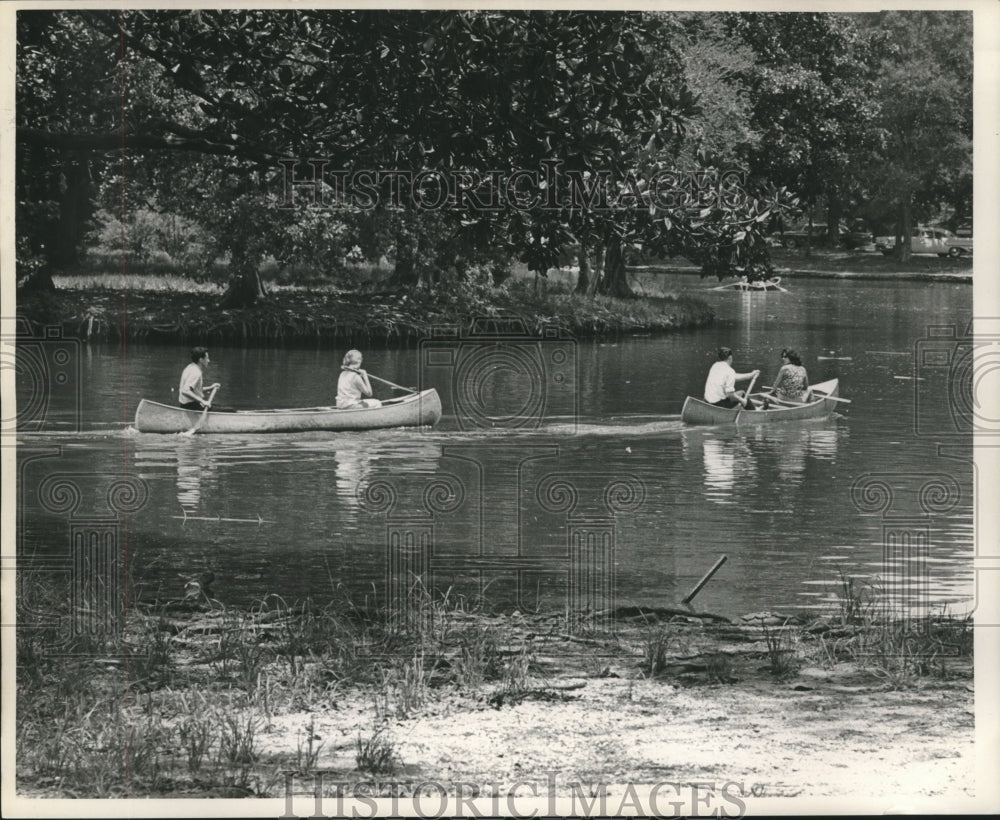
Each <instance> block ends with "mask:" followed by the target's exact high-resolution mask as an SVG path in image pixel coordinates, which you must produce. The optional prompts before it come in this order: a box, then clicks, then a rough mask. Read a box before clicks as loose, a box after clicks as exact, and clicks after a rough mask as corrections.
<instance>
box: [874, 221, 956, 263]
mask: <svg viewBox="0 0 1000 820" xmlns="http://www.w3.org/2000/svg"><path fill="white" fill-rule="evenodd" d="M895 247H896V237H894V236H876V237H875V250H877V251H882V253H884V254H885V255H886V256H890V255H892V253H893V251H894V250H895ZM910 253H936V254H937V255H938V256H964V255H965V254H971V253H972V238H971V237H968V238H965V237H959V236H955V234H953V233H952V232H951V231H949V230H945V229H944V228H922V227H921V228H914V229H913V233H912V234H911V235H910Z"/></svg>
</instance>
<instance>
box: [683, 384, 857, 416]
mask: <svg viewBox="0 0 1000 820" xmlns="http://www.w3.org/2000/svg"><path fill="white" fill-rule="evenodd" d="M838 386H839V383H838V380H837V379H830V380H829V381H825V382H820V383H819V384H814V385H813V386H812V390H813V395H814V396H820V398H816V399H815V400H814V401H811V402H809V403H808V404H801V405H795V406H785V407H771V409H769V410H744V409H743V408H742V407H716V406H715V405H714V404H709V403H708V402H705V401H702V400H701V399H696V398H694V396H688V397H687V399H686V400H685V401H684V408H683V409H682V410H681V421H683V422H685V423H686V424H737V425H747V424H770V423H772V422H778V421H802V420H803V419H820V418H824V417H825V416H828V415H830V413H832V412H833V411H834V410H835V409H836V407H837V405H838V404H839V402H836V401H834V400H833V399H835V398H836V397H837V389H838ZM764 395H765V394H763V393H754V394H753V398H755V399H758V400H759V399H761V398H763V397H764ZM827 397H830V398H827Z"/></svg>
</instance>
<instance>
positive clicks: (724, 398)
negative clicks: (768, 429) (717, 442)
mask: <svg viewBox="0 0 1000 820" xmlns="http://www.w3.org/2000/svg"><path fill="white" fill-rule="evenodd" d="M759 375H760V371H759V370H751V371H750V372H749V373H737V372H736V371H735V370H733V351H732V350H730V349H729V348H728V347H720V348H719V360H718V361H717V362H716V363H715V364H713V365H712V367H711V369H710V370H709V371H708V378H707V379H706V380H705V401H707V402H708V403H709V404H714V405H716V406H717V407H743V408H744V409H746V410H756V409H757V408H756V406H755V405H754V403H753V402H752V401H750V399H749V398H748V397H747V396H746V395H745V394H744V391H742V390H741V391H739V392H737V391H736V382H741V381H746V380H747V379H753V378H756V377H757V376H759Z"/></svg>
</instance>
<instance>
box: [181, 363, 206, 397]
mask: <svg viewBox="0 0 1000 820" xmlns="http://www.w3.org/2000/svg"><path fill="white" fill-rule="evenodd" d="M201 377H202V373H201V368H200V367H199V366H198V365H197V364H196V363H195V362H191V364H189V365H188V366H187V367H185V368H184V372H183V373H181V385H180V387H179V388H178V389H177V403H178V404H187V403H188V402H189V401H202V393H201V389H202V386H201Z"/></svg>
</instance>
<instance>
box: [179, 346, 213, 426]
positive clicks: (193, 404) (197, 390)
mask: <svg viewBox="0 0 1000 820" xmlns="http://www.w3.org/2000/svg"><path fill="white" fill-rule="evenodd" d="M209 362H210V359H209V358H208V350H206V349H205V348H204V347H196V348H193V349H192V350H191V364H189V365H188V366H187V367H185V368H184V372H183V373H181V384H180V387H179V388H178V390H177V403H178V404H179V405H180V406H181V407H183V408H184V409H185V410H204V409H205V407H206V406H207V405H208V399H206V398H205V394H204V393H203V392H202V390H203V388H202V378H203V376H204V373H205V368H207V367H208V365H209ZM219 387H220V385H219V383H218V382H216V383H215V384H212V385H209V387H208V389H209V390H218V389H219Z"/></svg>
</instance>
